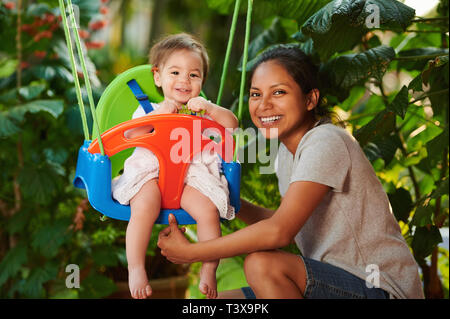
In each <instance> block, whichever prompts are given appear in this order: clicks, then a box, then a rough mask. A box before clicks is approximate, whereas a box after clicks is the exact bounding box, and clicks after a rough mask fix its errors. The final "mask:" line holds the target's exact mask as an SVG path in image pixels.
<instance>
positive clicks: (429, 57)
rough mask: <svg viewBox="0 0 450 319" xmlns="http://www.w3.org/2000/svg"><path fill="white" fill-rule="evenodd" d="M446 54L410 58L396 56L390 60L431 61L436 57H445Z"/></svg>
mask: <svg viewBox="0 0 450 319" xmlns="http://www.w3.org/2000/svg"><path fill="white" fill-rule="evenodd" d="M447 55H448V53H447V54H442V53H437V54H427V55H412V56H398V57H395V58H393V59H392V60H419V59H433V58H435V57H438V56H447Z"/></svg>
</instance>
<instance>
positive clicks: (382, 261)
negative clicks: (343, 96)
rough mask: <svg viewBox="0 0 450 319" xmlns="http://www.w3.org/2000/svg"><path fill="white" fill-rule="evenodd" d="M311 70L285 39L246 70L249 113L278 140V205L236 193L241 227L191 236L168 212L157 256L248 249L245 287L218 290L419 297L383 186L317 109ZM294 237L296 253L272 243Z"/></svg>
mask: <svg viewBox="0 0 450 319" xmlns="http://www.w3.org/2000/svg"><path fill="white" fill-rule="evenodd" d="M317 76H318V72H317V68H316V67H315V66H314V65H313V64H312V63H311V61H310V60H309V59H308V57H307V56H306V55H305V54H304V53H303V52H302V51H301V50H300V49H298V48H293V47H287V46H279V47H277V48H275V49H272V50H269V51H266V52H265V53H263V54H262V55H261V56H260V58H259V60H258V62H257V63H256V65H255V67H254V68H253V72H252V74H251V86H250V97H249V112H250V115H251V118H252V121H253V123H254V124H255V125H256V126H257V127H258V128H259V129H260V130H261V132H262V133H263V135H265V137H266V138H278V139H279V140H280V141H281V143H280V148H279V152H278V155H277V161H276V165H275V168H276V173H277V177H278V181H279V183H278V184H279V190H280V194H281V196H282V201H281V204H280V207H279V208H278V209H277V210H276V211H272V210H269V209H266V208H262V207H258V206H255V205H253V204H251V203H248V202H246V201H242V207H241V210H240V212H239V214H238V215H237V216H238V217H239V218H241V219H242V220H243V221H245V222H246V223H247V224H248V226H247V227H245V228H243V229H241V230H239V231H236V232H235V233H233V234H230V235H227V236H224V237H222V238H218V239H214V240H210V241H206V242H201V243H196V244H190V243H189V242H188V241H187V239H186V238H185V237H184V235H183V233H182V231H180V230H179V229H178V226H177V224H176V221H175V218H173V216H172V218H170V220H171V223H170V226H169V227H168V228H166V229H164V230H163V231H162V232H161V233H160V236H159V241H158V245H159V247H160V248H161V250H162V254H163V255H165V256H166V257H167V258H168V259H169V260H171V261H173V262H176V263H188V262H196V261H208V260H217V259H219V258H226V257H231V256H236V255H241V254H248V255H247V257H246V259H245V263H244V271H245V275H246V279H247V282H248V284H249V285H250V288H248V287H245V288H243V289H242V290H235V291H229V292H222V293H221V294H220V296H219V297H222V298H234V297H236V298H239V297H244V295H245V296H246V297H255V296H256V297H257V298H389V297H391V298H423V292H422V287H421V281H420V278H419V274H418V267H417V264H416V262H415V260H414V258H413V256H412V255H411V253H410V251H409V248H408V246H407V244H406V242H405V240H404V239H403V237H402V235H401V231H400V227H399V226H398V223H397V222H396V220H395V218H394V216H393V214H392V211H391V209H390V206H389V201H388V198H387V196H386V193H385V192H384V190H383V187H382V185H381V183H380V181H379V180H378V178H377V176H376V175H375V172H374V170H373V168H372V166H371V164H370V162H369V161H368V160H367V158H366V157H365V155H364V153H363V151H362V150H361V148H360V146H359V144H358V143H357V141H356V140H355V139H354V138H353V137H352V136H351V135H350V134H349V133H347V131H345V130H344V129H342V128H339V127H336V126H334V125H333V124H331V123H330V120H329V117H328V115H327V114H326V112H325V111H324V110H323V109H322V108H321V106H320V92H319V90H318V78H317ZM270 129H272V130H270ZM273 129H276V130H273ZM293 240H295V242H296V244H297V246H298V247H299V249H300V251H301V252H302V256H297V255H294V254H290V253H286V252H283V251H279V250H277V249H278V248H280V247H283V246H286V245H287V244H289V243H291V242H292V241H293Z"/></svg>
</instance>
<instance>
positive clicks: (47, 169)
mask: <svg viewBox="0 0 450 319" xmlns="http://www.w3.org/2000/svg"><path fill="white" fill-rule="evenodd" d="M59 174H60V173H59V171H58V170H57V167H55V166H53V165H51V164H48V163H44V164H42V165H38V166H31V165H26V166H25V167H24V168H23V169H22V170H21V171H20V175H19V183H20V187H21V190H22V192H23V195H24V197H25V198H26V199H28V200H31V201H33V202H35V203H38V204H47V203H49V202H50V200H51V199H52V197H53V196H54V195H55V194H56V192H57V189H58V185H59V183H60V182H61V177H60V175H59Z"/></svg>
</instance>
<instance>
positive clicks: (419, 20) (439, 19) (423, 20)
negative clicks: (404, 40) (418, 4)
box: [411, 17, 448, 23]
mask: <svg viewBox="0 0 450 319" xmlns="http://www.w3.org/2000/svg"><path fill="white" fill-rule="evenodd" d="M431 21H448V17H436V18H417V19H413V20H411V22H412V23H414V22H431Z"/></svg>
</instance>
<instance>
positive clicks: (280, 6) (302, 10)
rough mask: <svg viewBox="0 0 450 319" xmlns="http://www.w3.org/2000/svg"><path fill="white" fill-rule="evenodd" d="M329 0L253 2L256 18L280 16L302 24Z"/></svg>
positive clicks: (265, 0)
mask: <svg viewBox="0 0 450 319" xmlns="http://www.w3.org/2000/svg"><path fill="white" fill-rule="evenodd" d="M329 2H330V0H259V1H255V2H254V9H253V11H254V16H255V18H256V20H262V19H265V18H267V17H273V16H274V15H275V16H280V17H283V18H289V19H295V20H297V22H298V23H299V24H303V23H304V22H305V21H306V20H307V19H308V18H309V17H310V16H311V15H313V14H314V13H315V12H317V11H318V10H320V8H322V7H323V6H324V5H326V4H327V3H329Z"/></svg>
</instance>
